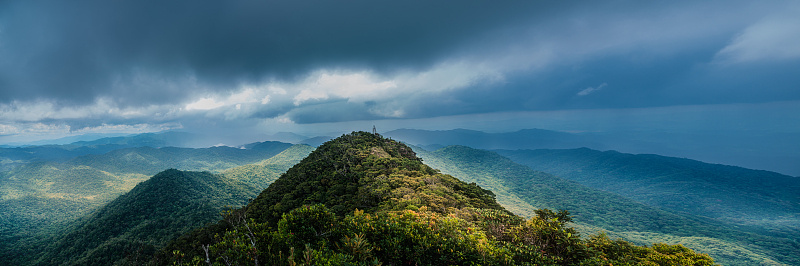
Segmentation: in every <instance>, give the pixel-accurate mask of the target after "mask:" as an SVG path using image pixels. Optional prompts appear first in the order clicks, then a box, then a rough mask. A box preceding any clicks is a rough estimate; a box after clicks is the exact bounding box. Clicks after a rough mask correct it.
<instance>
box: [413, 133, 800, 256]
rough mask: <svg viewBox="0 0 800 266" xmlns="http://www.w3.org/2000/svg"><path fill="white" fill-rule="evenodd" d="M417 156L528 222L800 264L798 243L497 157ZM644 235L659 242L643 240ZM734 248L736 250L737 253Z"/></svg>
mask: <svg viewBox="0 0 800 266" xmlns="http://www.w3.org/2000/svg"><path fill="white" fill-rule="evenodd" d="M417 152H418V154H419V155H420V157H422V158H423V159H424V160H425V162H426V163H428V164H429V165H431V166H433V167H436V168H439V169H441V170H442V171H443V172H444V173H448V174H452V175H454V176H456V177H458V178H460V179H462V180H465V181H466V182H476V183H477V184H479V185H480V186H482V187H485V188H488V189H491V190H492V191H495V192H496V194H498V195H502V196H499V197H498V199H499V201H500V202H501V203H502V204H504V206H506V207H508V208H510V209H512V210H513V211H515V212H516V213H520V214H523V215H526V216H530V215H531V214H532V210H533V209H536V208H552V209H566V210H569V211H570V212H571V213H572V214H573V215H574V216H575V220H576V221H577V222H579V223H584V224H587V225H590V226H594V227H599V228H603V229H605V230H609V231H612V232H620V233H621V234H620V235H623V236H626V234H628V235H631V236H632V235H636V236H637V238H636V240H640V241H642V240H643V241H646V242H657V241H664V240H668V239H672V241H679V242H681V243H684V244H687V245H689V246H693V247H694V248H700V249H701V250H703V251H704V252H709V253H711V254H712V256H715V257H716V258H719V259H720V261H721V262H723V263H724V264H738V265H748V264H752V263H756V264H757V263H762V262H767V263H769V262H771V261H773V259H774V260H779V261H783V262H784V263H788V264H793V263H795V262H798V257H797V256H796V255H794V254H792V250H796V249H797V248H798V247H800V245H798V243H797V241H796V239H792V238H787V237H772V236H765V235H761V234H757V233H754V232H746V231H742V230H739V229H737V227H735V226H733V225H730V224H724V223H720V222H716V221H713V220H710V219H704V218H700V217H694V216H690V215H683V214H677V213H673V212H670V211H665V210H661V209H658V208H653V207H650V206H648V205H645V204H642V203H639V202H636V201H633V200H631V199H628V198H625V197H622V196H620V195H617V194H613V193H609V192H605V191H601V190H598V189H593V188H590V187H587V186H583V185H581V184H579V183H577V182H574V181H570V180H566V179H562V178H560V177H556V176H553V175H550V174H547V173H544V172H539V171H535V170H532V169H531V168H529V167H527V166H524V165H520V164H518V163H515V162H513V161H512V160H510V159H508V158H505V157H503V156H501V155H499V154H497V153H495V152H490V151H484V150H477V149H473V148H469V147H464V146H450V147H446V148H443V149H440V150H437V151H434V152H428V151H424V150H419V149H418V150H417ZM641 233H646V234H650V235H651V236H653V237H652V238H649V239H648V238H646V237H645V238H641V237H639V236H640V235H641ZM629 239H634V237H629ZM685 239H695V240H698V239H703V241H705V242H703V243H702V245H704V246H700V245H701V244H700V243H699V242H691V241H689V242H687V241H683V240H685ZM754 243H758V244H756V245H753V244H754ZM709 245H712V246H709ZM731 247H734V248H736V250H735V251H732V250H731V249H732V248H731Z"/></svg>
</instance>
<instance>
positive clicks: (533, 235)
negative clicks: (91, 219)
mask: <svg viewBox="0 0 800 266" xmlns="http://www.w3.org/2000/svg"><path fill="white" fill-rule="evenodd" d="M494 197H495V195H494V194H493V193H492V192H491V191H488V190H486V189H483V188H481V187H480V186H478V185H476V184H475V183H471V184H468V183H465V182H462V181H460V180H458V179H456V178H454V177H453V176H450V175H446V174H441V173H439V171H438V170H434V169H433V168H431V167H429V166H427V165H425V164H423V163H422V162H421V160H420V159H419V158H418V157H417V156H416V154H415V153H414V151H412V150H411V148H409V147H407V146H405V145H403V144H401V143H398V142H396V141H393V140H390V139H385V138H383V137H381V136H380V135H377V134H370V133H366V132H353V133H351V134H347V135H344V136H342V137H339V138H336V139H334V140H331V141H328V142H326V143H325V144H323V145H321V146H320V147H319V148H318V149H316V150H315V151H313V152H311V154H309V155H308V157H306V158H305V159H303V160H302V161H301V162H300V163H298V164H297V165H295V166H293V167H292V168H291V169H289V170H287V171H286V173H285V174H283V175H281V177H280V178H278V179H277V180H276V181H275V182H274V183H272V184H271V185H270V186H269V187H268V188H267V189H265V190H264V191H263V192H262V193H261V194H259V196H258V197H257V198H256V199H254V200H253V201H252V202H251V203H250V204H248V205H247V206H245V207H244V208H242V209H239V210H235V211H232V212H229V213H228V214H227V215H226V216H225V218H224V219H223V220H222V221H220V222H218V223H217V224H215V225H212V226H209V227H205V228H202V229H199V230H195V231H193V232H192V233H190V234H187V235H184V236H182V237H180V238H178V239H177V240H175V241H173V242H172V243H171V244H170V245H168V246H167V247H166V248H165V249H163V250H162V251H160V252H159V255H158V256H157V257H156V258H155V259H154V260H153V261H152V263H154V264H159V265H171V264H179V265H204V264H206V263H207V262H210V263H213V264H214V265H226V264H227V265H234V264H239V265H245V264H257V265H296V264H302V265H420V264H422V265H497V264H506V265H573V264H578V263H581V264H586V265H610V264H614V265H626V264H628V265H632V264H640V263H656V262H658V263H660V264H661V265H672V264H687V265H711V264H712V260H711V259H710V258H709V257H708V256H705V255H701V254H696V253H695V252H693V251H691V250H689V249H686V248H684V247H682V246H671V245H663V244H658V245H654V246H653V247H652V248H646V247H637V246H633V245H631V244H630V243H627V242H624V241H621V240H611V239H609V238H607V237H605V236H602V235H601V236H593V237H590V238H589V239H582V238H580V236H579V234H578V233H577V232H576V231H575V230H574V229H572V228H569V227H566V226H565V224H566V223H568V222H569V221H570V220H571V218H570V216H569V215H568V213H566V212H558V213H555V212H552V211H549V210H537V211H535V214H536V217H534V218H531V219H530V220H525V219H523V218H521V217H518V216H515V215H513V214H511V213H510V212H508V211H506V210H505V209H504V208H503V207H502V206H500V205H499V204H498V203H497V201H495V199H494ZM654 265H656V264H654Z"/></svg>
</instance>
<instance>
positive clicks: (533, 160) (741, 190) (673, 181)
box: [497, 148, 800, 237]
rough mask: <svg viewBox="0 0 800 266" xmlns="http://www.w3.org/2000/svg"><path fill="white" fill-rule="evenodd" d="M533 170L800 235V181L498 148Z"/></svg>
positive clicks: (705, 166)
mask: <svg viewBox="0 0 800 266" xmlns="http://www.w3.org/2000/svg"><path fill="white" fill-rule="evenodd" d="M497 152H498V153H499V154H502V155H503V156H506V157H508V158H510V159H511V160H514V161H516V162H519V163H521V164H524V165H527V166H529V167H531V168H533V169H537V170H540V171H545V172H548V173H553V174H556V175H559V176H561V177H564V178H567V179H570V180H573V181H576V182H578V183H581V184H583V185H586V186H589V187H593V188H598V189H601V190H605V191H609V192H613V193H617V194H619V195H624V196H625V197H628V198H630V199H633V200H636V201H639V202H643V203H645V204H648V205H651V206H657V207H660V208H665V209H669V210H674V211H679V212H682V213H690V214H693V215H699V216H704V217H709V218H714V219H718V220H721V221H725V222H732V223H736V224H739V225H746V226H752V227H754V228H756V227H760V228H764V229H765V230H764V231H765V232H769V231H770V230H772V231H774V232H775V233H777V234H786V233H791V232H794V234H796V235H797V236H798V237H800V178H798V177H791V176H787V175H782V174H778V173H774V172H769V171H761V170H751V169H746V168H741V167H735V166H727V165H719V164H709V163H703V162H700V161H695V160H690V159H682V158H674V157H666V156H659V155H652V154H636V155H634V154H626V153H619V152H615V151H605V152H601V151H596V150H591V149H586V148H583V149H568V150H497Z"/></svg>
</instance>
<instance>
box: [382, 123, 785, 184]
mask: <svg viewBox="0 0 800 266" xmlns="http://www.w3.org/2000/svg"><path fill="white" fill-rule="evenodd" d="M384 135H385V136H387V137H391V138H393V139H397V140H400V141H403V142H406V143H409V144H413V145H416V146H420V147H423V148H425V149H428V150H436V149H438V148H442V147H445V146H449V145H464V146H469V147H473V148H479V149H505V150H517V149H575V148H583V147H586V148H591V149H595V150H601V151H604V150H617V151H622V152H625V153H647V154H660V155H666V156H672V157H681V158H691V159H696V160H701V161H705V162H712V163H722V164H727V165H736V166H742V167H746V168H752V169H761V170H771V171H777V172H780V173H783V174H789V175H793V176H800V164H798V163H797V162H798V161H800V141H798V139H797V136H796V135H790V134H773V135H767V136H735V135H727V134H726V133H724V132H723V133H720V134H681V133H664V132H646V131H643V132H620V133H611V132H605V133H600V132H581V133H568V132H559V131H551V130H543V129H524V130H519V131H516V132H507V133H486V132H481V131H475V130H466V129H453V130H441V131H432V130H418V129H398V130H393V131H389V132H386V133H384Z"/></svg>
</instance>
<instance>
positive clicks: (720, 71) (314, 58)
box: [0, 1, 800, 134]
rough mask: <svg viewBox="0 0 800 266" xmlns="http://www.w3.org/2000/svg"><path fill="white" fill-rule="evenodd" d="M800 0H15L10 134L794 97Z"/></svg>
mask: <svg viewBox="0 0 800 266" xmlns="http://www.w3.org/2000/svg"><path fill="white" fill-rule="evenodd" d="M798 7H800V4H798V3H797V2H794V1H770V2H751V1H704V2H696V1H680V2H669V3H653V2H640V1H603V2H597V1H567V2H551V1H513V2H501V3H484V2H478V1H392V2H385V1H346V2H339V1H233V2H221V1H166V2H165V1H4V2H2V3H0V116H1V117H2V118H0V130H1V131H2V132H0V134H25V132H30V130H36V129H37V128H41V130H42V131H46V130H47V128H51V129H53V130H62V129H63V128H64V127H65V126H66V127H67V128H69V129H70V130H82V129H93V128H101V127H108V128H113V127H123V128H124V127H126V126H127V127H134V128H135V127H138V128H142V127H145V128H167V129H169V128H181V127H190V126H191V125H208V124H209V123H211V124H219V125H238V124H251V125H256V124H264V123H277V124H274V125H280V123H284V124H292V123H296V124H315V123H329V122H345V121H355V120H376V119H417V118H429V117H439V116H449V115H465V114H482V113H493V112H515V111H535V110H564V109H592V108H648V107H661V106H676V105H702V104H730V103H764V102H772V101H798V100H800V89H798V84H800V75H797V69H800V52H799V50H798V47H800V27H798V26H797V25H800V23H798V21H797V19H796V16H794V15H793V14H797V12H800V11H798V10H800V8H798ZM605 84H607V85H605ZM134 125H136V126H134Z"/></svg>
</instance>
